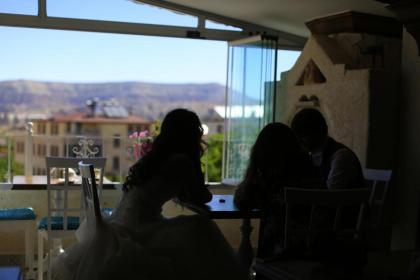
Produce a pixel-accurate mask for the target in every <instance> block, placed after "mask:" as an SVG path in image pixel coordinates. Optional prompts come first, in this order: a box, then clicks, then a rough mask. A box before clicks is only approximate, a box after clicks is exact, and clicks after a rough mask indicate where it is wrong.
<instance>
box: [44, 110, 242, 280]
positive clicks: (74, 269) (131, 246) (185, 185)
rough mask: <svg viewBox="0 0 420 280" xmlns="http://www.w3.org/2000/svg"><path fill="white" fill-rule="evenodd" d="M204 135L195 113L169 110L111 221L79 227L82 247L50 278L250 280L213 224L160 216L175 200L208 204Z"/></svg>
mask: <svg viewBox="0 0 420 280" xmlns="http://www.w3.org/2000/svg"><path fill="white" fill-rule="evenodd" d="M201 137H202V128H201V124H200V121H199V119H198V117H197V115H196V114H195V113H193V112H191V111H188V110H185V109H176V110H174V111H171V112H170V113H169V114H168V115H167V116H166V117H165V119H164V121H163V123H162V127H161V133H160V134H159V136H157V137H156V139H155V141H154V143H153V147H152V150H151V151H150V152H149V153H148V154H146V155H145V156H144V157H143V158H142V159H141V160H140V161H138V162H137V163H136V164H134V165H133V166H132V167H131V169H130V172H129V175H128V176H127V179H126V182H125V184H124V187H123V190H124V192H123V197H122V199H121V202H120V203H119V205H118V206H117V208H116V209H115V211H114V213H113V215H112V216H111V217H110V218H109V219H107V220H106V221H105V223H104V224H103V225H100V226H97V227H94V228H89V225H87V224H84V225H82V226H81V227H80V228H79V230H78V233H77V236H78V242H77V243H76V244H75V245H73V246H72V247H71V248H69V249H68V250H67V251H66V253H64V254H62V255H61V256H60V257H59V258H58V259H57V260H56V261H55V262H54V265H53V270H52V273H53V278H54V279H62V280H67V279H69V280H70V279H73V280H74V279H77V280H85V279H86V280H88V279H89V280H96V279H97V280H99V279H100V280H108V279H109V280H111V279H139V280H149V279H150V280H152V279H153V280H154V279H191V280H192V279H194V280H196V279H200V280H207V279H208V280H210V279H211V280H215V279H226V280H227V279H229V280H236V279H246V278H247V273H246V272H245V270H243V269H242V268H241V267H240V266H239V264H238V262H237V260H236V258H235V255H234V253H233V250H232V248H231V247H230V245H229V244H228V243H227V241H226V240H225V238H224V236H223V235H222V233H221V232H220V230H219V228H218V227H217V226H216V224H214V223H213V222H212V221H211V220H209V219H208V218H206V217H203V216H199V215H193V216H178V217H174V218H165V217H163V216H162V206H163V204H164V203H165V202H167V201H168V200H170V199H175V200H176V201H178V202H180V203H182V202H188V203H196V204H203V203H206V202H208V201H209V200H211V194H210V192H209V191H208V190H207V188H206V186H205V185H204V180H203V174H202V171H201V163H200V157H201V155H202V153H203V148H202V142H201Z"/></svg>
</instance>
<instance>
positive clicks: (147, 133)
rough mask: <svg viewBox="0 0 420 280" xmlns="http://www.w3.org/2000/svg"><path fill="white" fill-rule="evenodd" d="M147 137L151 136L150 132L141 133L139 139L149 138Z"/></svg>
mask: <svg viewBox="0 0 420 280" xmlns="http://www.w3.org/2000/svg"><path fill="white" fill-rule="evenodd" d="M147 136H149V131H147V130H144V131H141V132H140V133H139V137H140V138H145V137H147Z"/></svg>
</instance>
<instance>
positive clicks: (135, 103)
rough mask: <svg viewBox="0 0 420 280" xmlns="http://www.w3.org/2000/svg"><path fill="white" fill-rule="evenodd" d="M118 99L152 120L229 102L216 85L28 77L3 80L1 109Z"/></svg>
mask: <svg viewBox="0 0 420 280" xmlns="http://www.w3.org/2000/svg"><path fill="white" fill-rule="evenodd" d="M95 97H98V98H99V99H100V100H110V99H112V98H114V99H117V100H118V101H119V102H120V103H121V104H122V105H123V106H125V107H127V108H129V109H130V110H132V112H133V113H134V114H136V115H140V116H142V117H145V118H149V119H156V118H159V117H161V115H162V113H165V112H167V111H168V110H170V109H173V108H176V107H184V108H190V109H193V110H195V111H197V113H199V115H202V116H203V115H205V114H206V113H207V112H208V110H210V109H211V108H213V107H214V106H216V105H223V104H225V87H224V86H222V85H220V84H216V83H209V84H158V83H144V82H115V83H56V82H37V81H27V80H16V81H4V82H0V112H28V113H32V112H38V113H39V112H43V113H53V112H58V111H63V112H66V111H67V112H69V111H74V110H77V109H80V108H83V107H84V106H85V103H86V101H87V100H88V99H92V98H95Z"/></svg>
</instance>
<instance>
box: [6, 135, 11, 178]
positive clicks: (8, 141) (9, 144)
mask: <svg viewBox="0 0 420 280" xmlns="http://www.w3.org/2000/svg"><path fill="white" fill-rule="evenodd" d="M6 139H7V182H8V183H11V182H12V140H11V138H10V136H8V137H7V138H6Z"/></svg>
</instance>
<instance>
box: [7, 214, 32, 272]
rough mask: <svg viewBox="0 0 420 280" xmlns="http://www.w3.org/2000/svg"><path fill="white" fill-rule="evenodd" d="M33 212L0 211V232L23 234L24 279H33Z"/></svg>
mask: <svg viewBox="0 0 420 280" xmlns="http://www.w3.org/2000/svg"><path fill="white" fill-rule="evenodd" d="M35 218H36V215H35V212H34V211H33V209H32V208H11V209H0V231H1V232H17V231H22V232H24V233H25V269H26V279H35V270H34V240H35V233H36V222H35Z"/></svg>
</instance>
